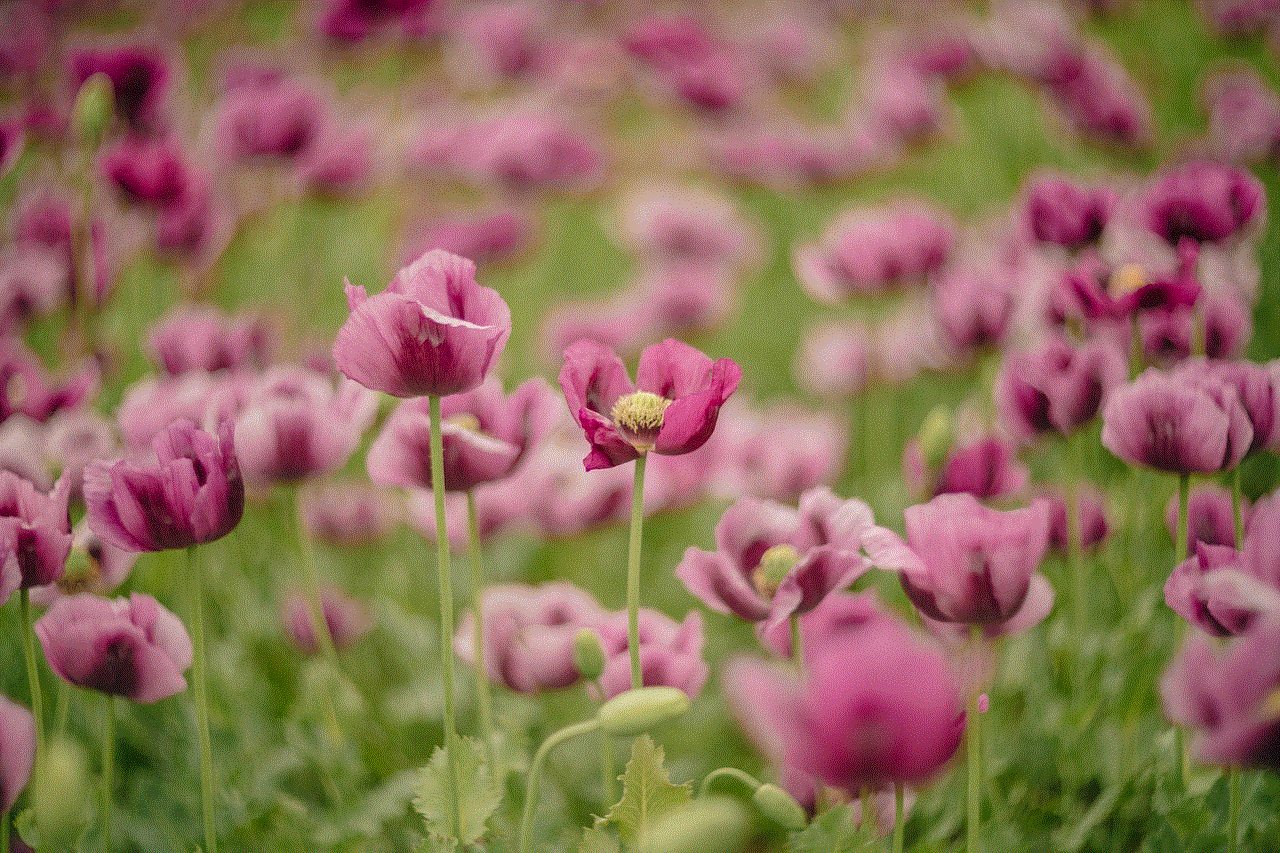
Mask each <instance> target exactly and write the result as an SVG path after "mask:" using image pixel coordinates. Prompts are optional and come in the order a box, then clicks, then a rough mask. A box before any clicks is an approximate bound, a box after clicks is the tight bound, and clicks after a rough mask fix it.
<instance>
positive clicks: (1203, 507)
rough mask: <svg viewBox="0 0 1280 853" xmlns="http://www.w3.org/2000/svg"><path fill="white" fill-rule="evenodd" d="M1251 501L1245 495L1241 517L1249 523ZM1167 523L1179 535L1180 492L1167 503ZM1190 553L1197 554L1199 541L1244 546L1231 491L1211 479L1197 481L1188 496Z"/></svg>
mask: <svg viewBox="0 0 1280 853" xmlns="http://www.w3.org/2000/svg"><path fill="white" fill-rule="evenodd" d="M1248 519H1249V502H1248V500H1245V499H1243V498H1242V499H1241V504H1240V520H1241V523H1243V524H1247V523H1248ZM1164 526H1165V529H1166V530H1168V531H1169V538H1170V539H1172V538H1173V537H1174V536H1176V535H1177V529H1178V496H1177V495H1176V494H1175V495H1172V496H1171V497H1170V498H1169V502H1168V503H1167V504H1165V507H1164ZM1186 535H1187V550H1186V556H1187V557H1194V556H1195V553H1196V543H1197V542H1203V543H1204V544H1206V545H1229V546H1231V547H1232V548H1238V547H1241V543H1239V542H1237V541H1236V529H1235V514H1234V512H1233V510H1232V509H1231V492H1229V491H1227V490H1226V489H1224V488H1222V487H1221V486H1215V485H1212V484H1210V483H1197V484H1196V485H1195V486H1193V487H1192V488H1191V493H1190V494H1189V495H1188V496H1187V530H1186Z"/></svg>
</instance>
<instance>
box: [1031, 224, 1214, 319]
mask: <svg viewBox="0 0 1280 853" xmlns="http://www.w3.org/2000/svg"><path fill="white" fill-rule="evenodd" d="M1197 256H1198V250H1197V249H1196V248H1195V244H1193V243H1188V244H1185V248H1183V249H1180V257H1179V261H1178V266H1177V269H1176V270H1175V271H1174V273H1173V274H1172V275H1170V276H1160V277H1154V278H1152V277H1148V275H1147V274H1146V272H1145V271H1143V270H1142V268H1141V267H1138V266H1136V265H1133V264H1129V265H1126V266H1123V267H1120V268H1118V269H1112V268H1111V267H1109V266H1107V265H1106V264H1104V263H1102V262H1101V261H1100V260H1099V259H1098V258H1097V257H1096V256H1094V255H1092V254H1090V253H1087V252H1086V253H1083V254H1082V256H1081V258H1080V260H1079V262H1078V263H1077V264H1076V265H1075V266H1074V267H1072V268H1071V269H1070V270H1068V271H1067V273H1066V274H1065V275H1064V276H1063V277H1062V279H1061V281H1060V282H1058V285H1057V287H1056V288H1055V290H1054V292H1053V293H1052V295H1051V297H1050V299H1051V302H1052V303H1053V304H1052V306H1051V311H1052V312H1053V313H1054V314H1056V315H1058V317H1059V318H1060V319H1075V318H1077V317H1079V318H1081V319H1083V320H1085V321H1087V322H1090V323H1092V322H1095V321H1098V320H1127V319H1129V318H1131V317H1132V316H1133V315H1134V314H1135V313H1138V312H1144V311H1152V310H1155V309H1165V310H1174V309H1178V308H1189V307H1190V306H1192V305H1194V304H1195V303H1196V300H1198V299H1199V298H1200V295H1201V290H1202V288H1201V286H1200V281H1199V279H1198V278H1197V276H1196V258H1197Z"/></svg>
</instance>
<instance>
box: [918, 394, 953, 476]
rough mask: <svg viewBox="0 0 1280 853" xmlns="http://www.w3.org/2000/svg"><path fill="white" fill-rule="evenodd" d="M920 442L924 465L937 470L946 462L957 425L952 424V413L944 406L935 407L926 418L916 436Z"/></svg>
mask: <svg viewBox="0 0 1280 853" xmlns="http://www.w3.org/2000/svg"><path fill="white" fill-rule="evenodd" d="M916 438H917V440H918V441H919V442H920V455H921V456H922V457H924V464H925V465H926V466H927V467H929V468H936V467H938V466H939V465H941V464H942V463H943V462H945V461H946V458H947V451H948V450H950V449H951V444H952V442H953V441H954V440H955V424H953V423H952V417H951V412H950V411H949V410H948V409H947V408H946V407H944V406H935V407H934V408H933V410H932V411H930V412H929V414H928V415H926V416H925V419H924V424H923V425H921V427H920V432H919V433H917V434H916Z"/></svg>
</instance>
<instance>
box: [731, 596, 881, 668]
mask: <svg viewBox="0 0 1280 853" xmlns="http://www.w3.org/2000/svg"><path fill="white" fill-rule="evenodd" d="M896 618H897V617H896V616H894V614H893V613H892V612H891V611H889V610H886V609H885V607H884V605H883V604H881V602H880V598H879V597H878V596H877V595H876V593H875V590H868V591H867V592H863V593H859V594H858V595H853V594H851V593H848V592H843V591H840V590H837V591H835V592H833V593H831V594H830V595H828V596H827V597H826V598H824V599H822V600H821V601H819V602H818V604H817V606H815V607H814V608H813V609H812V610H809V611H806V612H805V613H802V614H800V646H801V652H802V656H801V659H802V660H811V659H812V658H813V656H814V655H815V654H817V653H818V650H819V649H820V648H822V647H823V646H824V645H826V644H827V643H828V642H829V641H830V640H831V638H833V637H835V636H837V635H839V634H843V633H847V632H850V631H857V630H859V629H861V628H864V627H866V626H867V625H870V624H871V623H872V622H874V621H875V620H878V619H889V620H891V621H892V620H895V619H896ZM756 636H757V637H758V638H759V640H760V645H762V646H764V647H765V648H766V649H768V650H769V651H771V652H773V653H774V654H776V655H778V656H779V657H792V656H793V655H792V648H791V626H790V625H788V624H787V623H786V622H776V623H773V624H769V625H766V624H764V623H759V624H757V625H756Z"/></svg>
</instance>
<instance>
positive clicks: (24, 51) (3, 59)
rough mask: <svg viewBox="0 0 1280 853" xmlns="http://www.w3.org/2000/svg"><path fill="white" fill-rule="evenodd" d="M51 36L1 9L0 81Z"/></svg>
mask: <svg viewBox="0 0 1280 853" xmlns="http://www.w3.org/2000/svg"><path fill="white" fill-rule="evenodd" d="M53 37H54V27H53V22H52V21H51V20H49V13H48V12H47V11H46V10H45V9H44V8H42V6H41V4H39V3H6V4H4V5H3V6H0V79H6V78H9V77H12V76H16V75H19V74H37V73H39V71H40V70H41V68H42V67H43V66H44V65H45V64H46V63H48V62H49V60H50V59H52V58H53V57H54V55H55V54H56V51H55V50H54V49H53V44H52V43H53ZM6 82H8V80H7V79H6ZM6 790H7V789H6Z"/></svg>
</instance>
